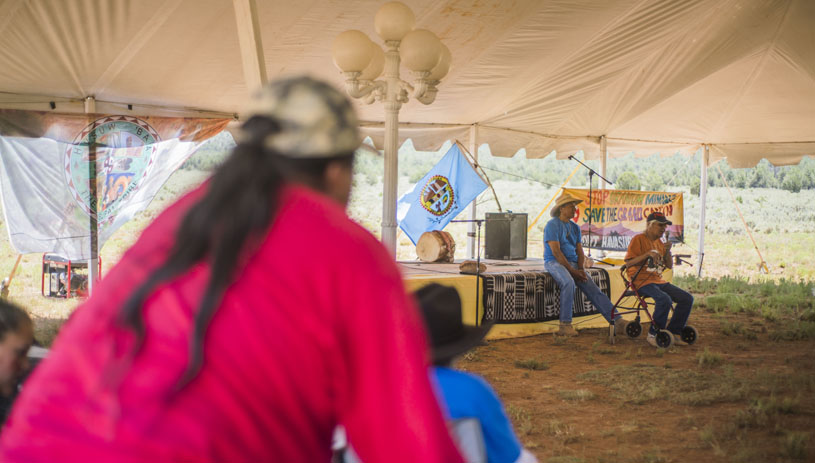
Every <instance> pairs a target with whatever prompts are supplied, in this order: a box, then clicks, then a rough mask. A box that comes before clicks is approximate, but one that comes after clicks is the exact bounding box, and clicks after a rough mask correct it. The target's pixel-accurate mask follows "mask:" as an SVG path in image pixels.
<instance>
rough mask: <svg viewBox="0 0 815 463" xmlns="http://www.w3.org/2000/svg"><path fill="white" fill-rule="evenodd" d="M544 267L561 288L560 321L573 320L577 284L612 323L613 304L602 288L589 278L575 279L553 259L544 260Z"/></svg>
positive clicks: (573, 265) (574, 263)
mask: <svg viewBox="0 0 815 463" xmlns="http://www.w3.org/2000/svg"><path fill="white" fill-rule="evenodd" d="M571 264H572V268H575V269H576V268H577V263H576V262H571ZM543 268H545V269H546V271H547V272H549V275H552V278H554V279H555V282H556V283H557V285H558V287H559V288H560V321H561V323H571V322H572V305H573V304H574V288H575V286H577V287H578V288H580V290H581V291H583V293H584V294H585V295H586V298H587V299H588V300H589V301H590V302H591V303H592V304H594V307H596V308H597V310H599V311H600V313H601V314H603V317H604V318H605V319H606V320H607V321H608V322H609V323H611V308H612V307H613V304H612V303H611V301H610V300H609V298H608V296H606V295H605V294H604V293H603V292H602V291H601V290H600V288H598V287H597V285H596V284H594V282H593V281H592V279H591V278H589V279H588V280H586V281H575V280H574V278H572V275H571V274H570V273H569V271H568V270H566V268H565V267H563V266H562V265H560V262H558V261H556V260H552V261H549V262H544V264H543Z"/></svg>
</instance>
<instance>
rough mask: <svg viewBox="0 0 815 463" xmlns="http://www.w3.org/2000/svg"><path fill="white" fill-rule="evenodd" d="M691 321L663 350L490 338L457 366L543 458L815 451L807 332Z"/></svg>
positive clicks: (801, 456)
mask: <svg viewBox="0 0 815 463" xmlns="http://www.w3.org/2000/svg"><path fill="white" fill-rule="evenodd" d="M578 321H579V319H575V322H578ZM689 323H690V324H692V325H694V326H695V327H696V328H697V329H698V330H699V332H700V338H699V340H698V341H697V342H696V343H695V344H694V345H691V346H683V347H674V348H671V349H669V350H667V351H665V350H662V349H656V348H653V347H651V346H650V345H648V344H647V342H646V341H645V334H644V333H643V334H642V335H641V336H640V337H638V338H636V339H629V338H622V339H621V340H619V341H618V342H617V343H616V344H615V345H610V344H609V343H608V342H607V330H601V329H588V330H582V331H581V332H580V335H579V336H578V337H576V338H572V339H568V340H564V339H563V338H556V337H554V336H553V335H552V334H548V335H540V336H534V337H528V338H520V339H508V340H498V341H490V342H489V343H488V344H487V345H485V346H482V347H479V348H477V349H475V350H473V351H471V352H470V353H469V354H467V355H466V356H465V357H464V358H462V359H461V360H460V361H459V362H458V363H457V365H456V366H457V367H458V368H461V369H464V370H467V371H471V372H474V373H478V374H481V375H482V376H484V377H486V379H487V380H488V381H489V382H490V384H492V386H493V387H494V388H495V390H496V391H497V392H498V394H499V396H500V397H501V398H502V399H503V400H504V403H505V405H506V408H507V413H508V414H509V416H510V419H511V420H512V421H513V423H514V426H515V430H516V432H517V434H518V436H519V438H520V439H521V441H522V443H523V444H524V445H525V446H526V447H527V448H528V449H529V450H530V451H531V452H533V453H534V454H535V455H536V456H537V457H538V459H539V461H540V462H541V463H544V462H575V463H577V462H680V461H681V462H740V461H744V462H747V461H754V462H765V461H767V462H770V461H773V462H774V461H815V444H811V443H809V440H810V438H812V437H813V436H815V340H813V339H812V338H811V337H810V338H808V339H805V340H795V341H774V340H772V339H771V338H777V336H772V333H773V332H774V330H775V329H776V327H774V326H773V322H768V321H765V320H763V319H761V318H750V317H749V316H747V315H744V314H741V315H740V317H735V316H732V317H731V318H726V317H724V316H719V315H717V314H713V313H705V312H703V311H694V313H693V314H692V315H691V320H690V322H689ZM734 326H735V327H736V328H737V329H733V327H734ZM645 329H646V330H647V326H645ZM725 332H728V333H729V335H725V334H724V333H725Z"/></svg>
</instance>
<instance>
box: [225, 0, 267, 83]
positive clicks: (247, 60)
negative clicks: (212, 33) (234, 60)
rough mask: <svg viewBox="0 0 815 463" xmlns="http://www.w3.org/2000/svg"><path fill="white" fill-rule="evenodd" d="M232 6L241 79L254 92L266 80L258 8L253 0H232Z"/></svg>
mask: <svg viewBox="0 0 815 463" xmlns="http://www.w3.org/2000/svg"><path fill="white" fill-rule="evenodd" d="M232 6H233V7H234V9H235V20H236V21H237V24H238V43H239V45H240V49H241V63H242V64H243V79H244V81H245V82H246V88H247V89H248V90H249V92H250V93H254V92H256V91H257V90H258V89H259V88H260V87H262V86H263V85H265V84H266V82H267V77H266V61H265V59H264V57H263V42H262V40H261V35H260V22H259V21H258V8H257V5H256V4H255V0H232Z"/></svg>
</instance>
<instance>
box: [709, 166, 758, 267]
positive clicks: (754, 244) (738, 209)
mask: <svg viewBox="0 0 815 463" xmlns="http://www.w3.org/2000/svg"><path fill="white" fill-rule="evenodd" d="M716 170H718V171H719V176H720V177H721V178H722V182H724V186H725V187H727V192H728V193H730V199H731V200H732V201H733V205H734V206H736V212H738V213H739V217H741V223H743V224H744V229H745V230H747V234H748V235H749V236H750V241H752V242H753V248H755V250H756V253H758V258H759V259H760V260H761V263H760V264H758V266H759V268H760V269H764V273H767V274H769V273H770V270H769V269H768V268H767V262H765V261H764V257H762V256H761V251H759V249H758V245H757V244H756V240H755V239H754V238H753V232H752V231H751V230H750V226H749V225H747V221H745V220H744V216H743V215H742V213H741V209H740V208H739V205H738V203H737V202H736V198H734V197H733V192H732V191H730V185H728V184H727V179H726V178H724V173H722V169H721V168H720V167H719V164H716Z"/></svg>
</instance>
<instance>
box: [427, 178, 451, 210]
mask: <svg viewBox="0 0 815 463" xmlns="http://www.w3.org/2000/svg"><path fill="white" fill-rule="evenodd" d="M455 199H456V193H455V192H454V191H453V187H452V186H450V181H449V180H447V177H445V176H443V175H434V176H433V177H431V178H430V180H428V181H427V183H425V185H424V188H422V207H424V208H425V210H426V211H427V212H430V213H431V214H433V215H435V216H442V215H444V214H446V213H447V212H449V211H450V208H451V207H453V203H454V201H455Z"/></svg>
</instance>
